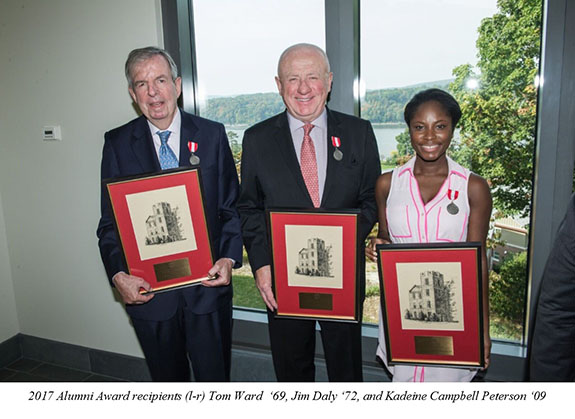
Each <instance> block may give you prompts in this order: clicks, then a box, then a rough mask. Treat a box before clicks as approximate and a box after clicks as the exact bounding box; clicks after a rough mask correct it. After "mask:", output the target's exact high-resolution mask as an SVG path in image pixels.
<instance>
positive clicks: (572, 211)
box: [530, 195, 575, 381]
mask: <svg viewBox="0 0 575 419" xmlns="http://www.w3.org/2000/svg"><path fill="white" fill-rule="evenodd" d="M530 358H531V369H530V378H531V380H532V381H575V195H573V196H572V198H571V202H570V203H569V208H568V209H567V214H566V215H565V218H564V219H563V222H562V223H561V225H560V227H559V230H558V232H557V238H556V239H555V243H554V245H553V248H552V249H551V253H550V254H549V258H548V259H547V264H546V265H545V271H544V272H543V279H542V282H541V294H540V296H539V301H538V305H537V315H536V320H535V328H534V332H533V342H532V345H531V353H530Z"/></svg>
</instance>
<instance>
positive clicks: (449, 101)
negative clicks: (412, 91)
mask: <svg viewBox="0 0 575 419" xmlns="http://www.w3.org/2000/svg"><path fill="white" fill-rule="evenodd" d="M431 101H435V102H437V103H439V104H440V105H441V106H443V108H444V109H445V110H446V111H447V113H448V114H449V115H450V116H451V124H452V126H453V129H455V126H456V125H457V123H458V122H459V119H460V118H461V108H460V107H459V103H457V101H456V100H455V98H454V97H453V96H451V95H450V94H449V93H447V92H446V91H444V90H441V89H427V90H422V91H421V92H419V93H417V94H416V95H415V96H413V97H412V98H411V100H410V101H409V103H408V104H407V105H406V106H405V110H404V112H403V118H404V119H405V122H406V123H407V125H408V126H409V122H410V121H411V118H413V115H414V114H415V112H417V108H419V106H420V105H422V104H424V103H426V102H431Z"/></svg>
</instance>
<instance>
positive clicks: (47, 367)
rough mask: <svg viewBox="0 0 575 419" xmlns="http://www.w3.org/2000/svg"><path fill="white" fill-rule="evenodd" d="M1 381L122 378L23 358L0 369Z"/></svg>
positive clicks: (103, 380)
mask: <svg viewBox="0 0 575 419" xmlns="http://www.w3.org/2000/svg"><path fill="white" fill-rule="evenodd" d="M0 381H4V382H6V381H21V382H23V381H25V382H39V381H57V382H81V381H88V382H106V381H121V380H118V379H116V378H113V377H108V376H105V375H98V374H92V373H91V372H89V371H81V370H75V369H72V368H66V367H61V366H58V365H53V364H47V363H44V362H39V361H35V360H32V359H26V358H22V359H19V360H18V361H15V362H13V363H12V364H10V365H8V366H6V367H4V368H1V369H0Z"/></svg>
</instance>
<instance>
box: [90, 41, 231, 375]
mask: <svg viewBox="0 0 575 419" xmlns="http://www.w3.org/2000/svg"><path fill="white" fill-rule="evenodd" d="M125 69H126V77H127V79H128V85H129V87H128V90H129V93H130V96H131V97H132V99H133V100H134V102H135V103H136V104H137V105H138V107H139V109H140V111H141V112H142V114H143V115H142V116H141V117H139V118H136V119H134V120H133V121H130V122H128V123H127V124H125V125H123V126H121V127H119V128H116V129H113V130H111V131H109V132H107V133H106V135H105V143H104V150H103V155H102V173H101V175H102V179H112V178H121V177H126V176H132V175H139V174H144V173H154V172H159V171H160V170H161V169H162V167H161V165H160V160H162V163H164V164H163V166H166V164H165V159H166V157H165V156H166V155H167V154H166V153H169V155H170V156H169V158H170V159H172V161H171V163H173V166H172V167H177V166H189V165H190V163H189V159H190V156H191V152H190V150H189V149H188V146H187V145H188V142H190V141H191V142H194V143H195V144H197V150H196V152H195V155H196V156H197V157H199V158H200V170H201V174H202V184H203V190H204V200H205V204H206V208H207V214H206V217H207V221H208V228H209V230H210V237H211V239H212V242H213V248H214V252H215V255H214V256H215V259H216V263H215V264H214V266H213V267H212V268H211V269H210V271H209V272H208V275H209V276H210V277H213V278H214V279H212V280H206V281H203V282H202V285H201V286H195V287H189V288H184V289H180V290H172V291H169V292H165V293H162V294H157V295H153V294H148V295H141V294H140V292H139V290H140V288H143V289H145V290H149V289H150V284H149V283H148V282H147V281H146V278H139V277H136V276H132V275H129V274H127V273H126V272H127V267H126V266H125V265H124V262H123V258H122V252H121V249H120V244H119V240H118V237H117V234H116V232H115V230H114V224H113V214H112V212H111V206H110V202H109V199H108V196H107V193H106V191H105V189H104V188H103V189H102V205H101V211H102V216H101V219H100V223H99V225H98V232H97V233H98V238H99V243H98V244H99V247H100V253H101V256H102V261H103V262H104V266H105V268H106V272H107V275H108V278H109V280H110V283H111V284H112V286H114V287H115V288H116V290H117V291H118V293H119V294H120V296H121V298H122V300H123V302H124V303H125V304H126V309H127V311H128V314H129V315H130V318H131V320H132V323H133V325H134V328H135V331H136V335H137V336H138V340H139V342H140V345H141V346H142V350H143V351H144V354H145V357H146V362H147V364H148V367H149V370H150V373H151V376H152V379H153V380H154V381H189V380H190V378H191V377H190V368H189V364H190V362H191V364H192V370H193V373H194V378H195V380H196V381H229V379H230V360H231V328H232V286H231V283H230V279H231V270H232V267H234V265H235V266H236V267H238V266H239V265H240V262H241V258H242V241H241V231H240V220H239V216H238V213H237V211H236V208H235V204H236V199H237V196H238V189H239V187H238V179H237V173H236V169H235V164H234V161H233V158H232V154H231V151H230V148H229V144H228V140H227V136H226V133H225V130H224V127H223V125H222V124H219V123H216V122H212V121H209V120H207V119H204V118H200V117H197V116H194V115H190V114H188V113H186V112H183V111H181V110H180V109H179V108H178V106H177V99H178V97H179V96H180V93H181V86H182V80H181V78H180V77H178V70H177V67H176V65H175V63H174V61H173V60H172V58H171V57H170V55H169V54H168V53H167V52H166V51H164V50H162V49H159V48H155V47H147V48H141V49H136V50H134V51H132V52H131V53H130V54H129V56H128V59H127V61H126V67H125ZM166 131H169V133H168V134H166V133H165V132H166ZM162 136H163V137H164V138H163V139H162ZM166 136H167V141H166V140H165V137H166ZM168 147H169V148H168ZM162 148H163V150H162ZM188 357H189V358H188Z"/></svg>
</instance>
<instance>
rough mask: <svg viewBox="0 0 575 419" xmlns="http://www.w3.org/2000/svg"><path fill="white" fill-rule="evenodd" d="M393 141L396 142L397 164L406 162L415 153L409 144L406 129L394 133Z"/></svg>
mask: <svg viewBox="0 0 575 419" xmlns="http://www.w3.org/2000/svg"><path fill="white" fill-rule="evenodd" d="M395 141H396V142H397V164H399V165H401V164H404V163H406V162H407V161H408V160H409V159H410V158H411V157H412V156H413V155H414V154H415V152H414V151H413V147H412V146H411V137H410V136H409V130H408V129H406V130H405V131H403V132H402V133H401V134H398V135H396V136H395Z"/></svg>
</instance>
